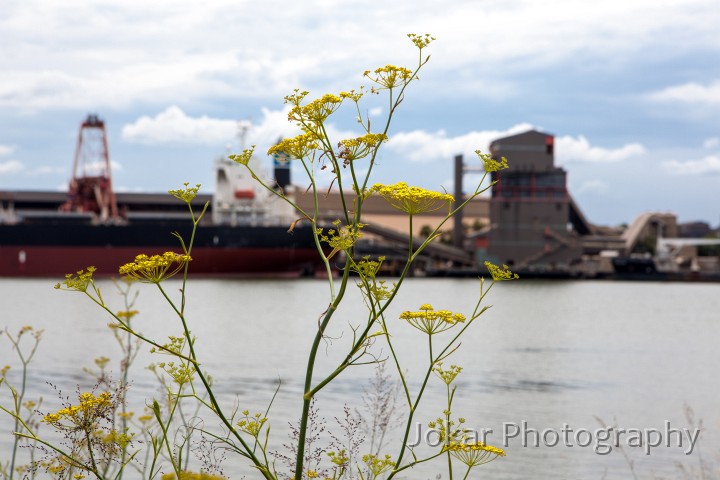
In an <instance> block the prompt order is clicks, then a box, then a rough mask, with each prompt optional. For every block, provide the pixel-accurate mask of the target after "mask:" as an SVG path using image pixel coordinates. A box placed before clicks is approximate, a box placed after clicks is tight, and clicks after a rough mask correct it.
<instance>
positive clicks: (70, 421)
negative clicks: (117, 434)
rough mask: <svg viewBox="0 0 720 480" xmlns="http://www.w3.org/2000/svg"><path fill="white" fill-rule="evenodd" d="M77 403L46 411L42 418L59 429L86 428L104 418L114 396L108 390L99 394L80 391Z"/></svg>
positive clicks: (110, 407)
mask: <svg viewBox="0 0 720 480" xmlns="http://www.w3.org/2000/svg"><path fill="white" fill-rule="evenodd" d="M78 400H79V404H78V405H69V406H67V407H65V408H61V409H60V410H58V411H57V412H55V413H48V414H47V415H45V416H44V417H43V419H42V421H43V422H44V423H47V424H50V425H52V426H54V427H55V428H57V429H59V430H74V429H77V428H81V429H87V428H89V427H90V426H92V425H94V424H95V422H97V421H98V420H99V419H101V418H106V417H107V416H108V415H109V414H110V411H111V410H112V409H113V408H114V398H113V395H112V394H111V393H109V392H103V393H101V394H100V395H97V396H96V395H94V394H92V393H81V394H80V395H78Z"/></svg>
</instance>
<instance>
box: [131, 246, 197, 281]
mask: <svg viewBox="0 0 720 480" xmlns="http://www.w3.org/2000/svg"><path fill="white" fill-rule="evenodd" d="M191 260H192V258H191V257H190V255H181V254H179V253H175V252H165V253H163V254H162V255H153V256H151V257H148V256H147V255H144V254H141V255H138V256H137V257H135V261H133V262H130V263H126V264H125V265H123V266H122V267H120V275H128V276H130V277H134V278H136V279H138V280H140V281H141V282H146V283H160V282H162V281H163V280H165V279H168V278H170V277H172V276H173V275H175V274H176V273H178V272H179V271H180V270H182V269H183V267H184V266H185V265H186V264H187V263H188V262H189V261H191Z"/></svg>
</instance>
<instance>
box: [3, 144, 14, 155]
mask: <svg viewBox="0 0 720 480" xmlns="http://www.w3.org/2000/svg"><path fill="white" fill-rule="evenodd" d="M14 151H15V147H13V146H12V145H0V157H2V156H4V155H10V154H11V153H13V152H14Z"/></svg>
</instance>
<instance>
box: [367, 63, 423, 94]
mask: <svg viewBox="0 0 720 480" xmlns="http://www.w3.org/2000/svg"><path fill="white" fill-rule="evenodd" d="M363 75H364V76H366V77H367V78H369V79H370V81H372V82H374V83H377V84H378V85H380V87H381V88H395V87H399V86H402V85H407V84H408V83H410V82H411V81H412V80H413V72H412V70H408V69H407V68H405V67H396V66H395V65H385V66H384V67H380V68H377V69H375V71H374V72H370V70H366V71H365V72H364V73H363ZM415 78H417V77H415Z"/></svg>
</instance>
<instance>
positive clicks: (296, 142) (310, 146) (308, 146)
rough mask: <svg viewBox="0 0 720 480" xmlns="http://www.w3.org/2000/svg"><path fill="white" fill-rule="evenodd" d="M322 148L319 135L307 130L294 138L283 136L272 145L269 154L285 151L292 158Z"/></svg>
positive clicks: (301, 156)
mask: <svg viewBox="0 0 720 480" xmlns="http://www.w3.org/2000/svg"><path fill="white" fill-rule="evenodd" d="M317 148H320V142H319V141H318V140H317V135H316V134H314V133H312V132H305V133H303V134H302V135H298V136H296V137H292V138H283V139H282V140H280V141H279V142H278V143H277V144H275V145H273V146H272V147H270V148H269V149H268V151H267V153H268V155H275V154H278V153H284V154H286V155H289V156H290V157H292V158H305V157H307V156H309V155H310V152H312V151H313V150H316V149H317Z"/></svg>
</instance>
